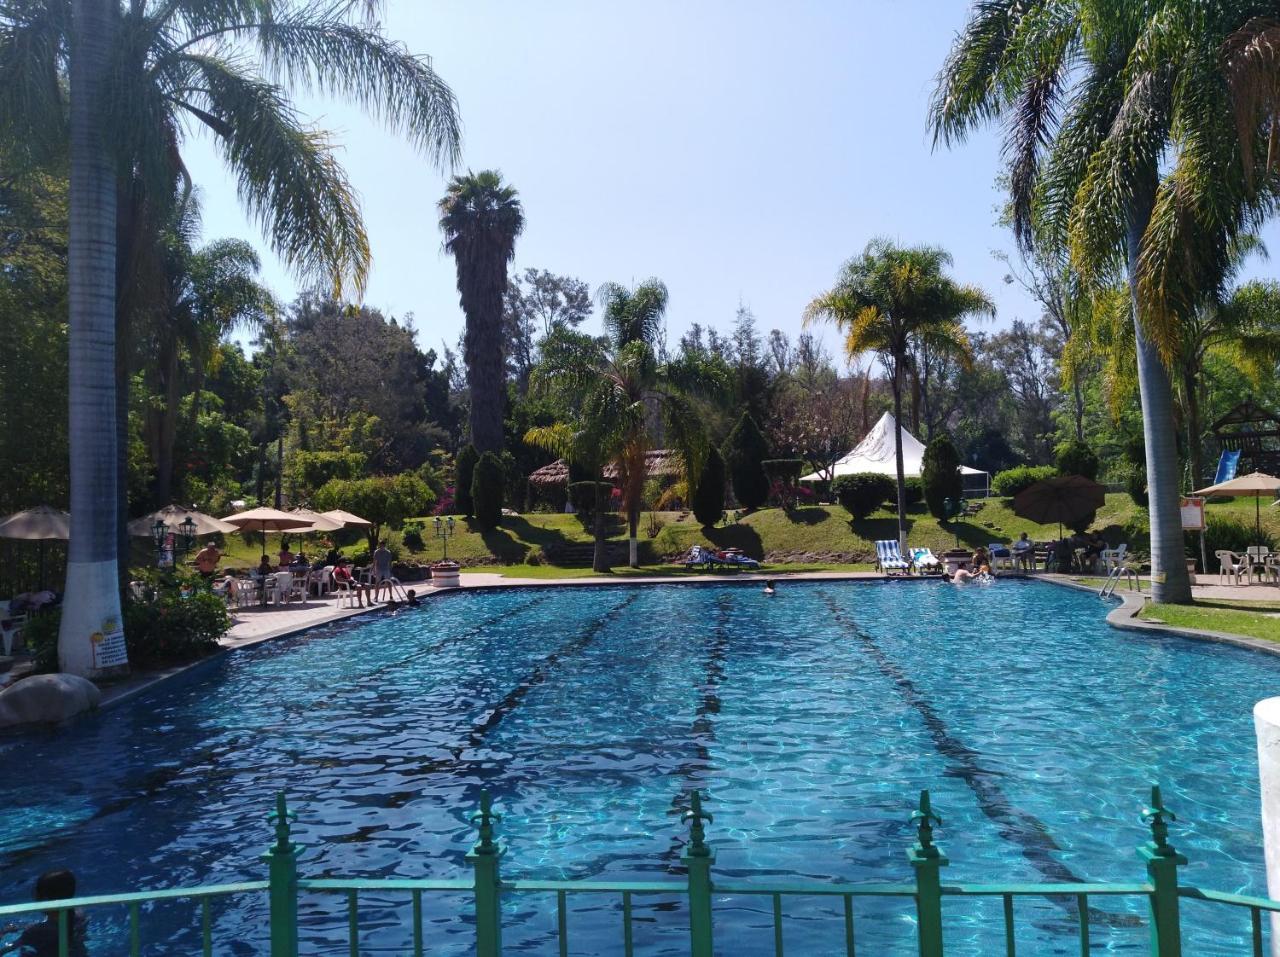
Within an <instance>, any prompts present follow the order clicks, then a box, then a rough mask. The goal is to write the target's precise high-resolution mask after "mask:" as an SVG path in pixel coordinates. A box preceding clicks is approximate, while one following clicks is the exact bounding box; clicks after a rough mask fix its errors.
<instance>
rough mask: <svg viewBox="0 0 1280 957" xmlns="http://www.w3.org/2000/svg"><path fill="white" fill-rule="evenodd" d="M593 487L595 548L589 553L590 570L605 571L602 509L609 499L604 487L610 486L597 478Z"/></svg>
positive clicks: (607, 552) (605, 540)
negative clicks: (594, 491)
mask: <svg viewBox="0 0 1280 957" xmlns="http://www.w3.org/2000/svg"><path fill="white" fill-rule="evenodd" d="M595 487H596V493H595V503H596V508H595V513H594V514H593V515H592V516H591V519H592V522H593V527H594V535H595V548H594V549H593V550H592V553H591V570H592V571H593V572H607V571H608V570H609V542H608V539H607V537H606V535H605V527H604V510H605V509H606V508H608V507H609V499H608V497H607V496H608V494H609V493H608V492H607V491H606V490H605V489H606V487H607V488H610V489H611V488H612V486H610V485H608V483H606V482H605V481H603V480H602V479H597V480H596V482H595Z"/></svg>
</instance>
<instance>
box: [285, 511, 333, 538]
mask: <svg viewBox="0 0 1280 957" xmlns="http://www.w3.org/2000/svg"><path fill="white" fill-rule="evenodd" d="M289 514H290V515H297V516H298V518H305V519H306V520H307V521H308V522H310V523H311V527H310V528H300V529H298V531H299V532H301V533H302V534H304V535H305V534H306V533H307V532H336V531H337V530H338V529H340V528H342V523H341V522H338V521H335V520H334V519H332V518H329V517H328V516H326V515H321V514H320V513H319V512H313V511H311V509H309V508H291V509H289Z"/></svg>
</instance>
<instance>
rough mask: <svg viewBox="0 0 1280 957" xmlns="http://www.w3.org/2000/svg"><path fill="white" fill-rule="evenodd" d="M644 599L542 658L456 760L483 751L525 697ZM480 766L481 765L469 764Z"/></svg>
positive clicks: (628, 600) (613, 611)
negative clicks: (486, 741)
mask: <svg viewBox="0 0 1280 957" xmlns="http://www.w3.org/2000/svg"><path fill="white" fill-rule="evenodd" d="M639 597H640V595H639V593H638V592H637V593H635V594H631V595H628V596H627V597H625V598H624V599H623V600H622V601H620V602H618V604H616V605H614V606H613V607H612V608H610V609H609V610H608V611H606V612H605V613H604V614H603V615H601V616H600V617H599V618H597V619H595V620H594V621H592V622H590V623H589V624H587V625H586V626H585V627H584V628H583V629H582V631H581V632H580V633H579V634H578V635H577V636H576V637H574V638H571V639H569V640H568V641H567V642H565V643H564V644H562V645H561V646H560V647H559V648H557V649H556V650H555V651H553V652H551V654H549V655H546V656H545V657H543V658H541V659H540V660H539V661H538V663H537V664H535V665H534V666H533V670H532V671H530V672H529V673H528V674H527V675H526V676H525V677H524V678H523V679H522V680H521V681H520V683H519V684H518V685H516V686H515V687H514V688H512V689H511V690H510V691H508V692H507V693H506V694H505V695H504V696H503V697H502V698H501V699H500V700H499V701H498V702H497V703H496V704H495V705H493V707H491V708H490V709H489V710H488V712H487V713H486V715H485V717H484V718H483V719H482V720H480V721H477V722H476V723H475V724H473V725H472V727H471V730H470V731H469V732H468V734H467V744H466V745H464V746H461V747H459V748H457V749H456V750H455V751H454V757H455V759H457V760H461V756H462V751H463V750H464V748H479V747H482V746H483V745H484V739H485V735H487V734H488V733H489V732H490V731H493V730H494V729H495V728H497V727H498V726H499V725H500V724H502V722H503V721H504V720H505V719H506V718H507V717H508V716H509V715H510V714H511V713H512V712H514V711H515V710H516V709H517V708H518V707H519V706H520V703H521V702H522V701H524V699H525V697H526V696H527V695H528V694H529V692H530V691H532V690H533V689H534V688H536V687H538V686H539V685H541V684H543V683H545V682H546V680H547V678H548V677H549V676H550V675H551V673H552V672H553V671H554V670H555V667H556V665H558V664H559V663H560V661H561V660H562V659H564V658H567V657H570V656H572V655H576V654H577V653H579V652H580V651H582V650H583V649H584V648H586V647H587V645H589V644H591V642H593V641H595V639H596V637H597V636H598V635H599V634H600V632H602V631H604V629H605V628H606V627H607V626H608V625H609V624H610V623H611V622H612V621H614V620H616V619H617V617H618V616H619V615H621V614H622V613H623V612H624V611H626V610H627V608H629V607H630V606H631V605H632V603H633V602H635V601H636V599H638V598H639ZM469 763H475V764H479V763H480V762H469Z"/></svg>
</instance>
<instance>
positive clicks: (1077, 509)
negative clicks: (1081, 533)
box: [1013, 475, 1107, 538]
mask: <svg viewBox="0 0 1280 957" xmlns="http://www.w3.org/2000/svg"><path fill="white" fill-rule="evenodd" d="M1106 501H1107V490H1106V488H1105V487H1104V486H1102V485H1099V484H1098V483H1097V482H1095V481H1093V480H1092V479H1087V478H1085V477H1084V476H1083V475H1058V476H1055V477H1053V478H1048V479H1044V480H1042V481H1040V482H1036V483H1035V484H1034V485H1029V486H1027V487H1026V488H1024V489H1023V490H1022V491H1021V492H1019V493H1018V494H1017V495H1015V496H1014V498H1013V513H1014V514H1015V515H1017V516H1018V517H1020V518H1025V519H1026V520H1027V521H1029V522H1036V523H1038V524H1040V525H1047V524H1048V523H1049V522H1057V523H1058V537H1059V538H1061V537H1062V523H1063V522H1066V523H1067V524H1068V525H1071V524H1074V523H1076V522H1080V521H1083V520H1084V519H1086V518H1088V517H1089V516H1090V515H1092V514H1093V513H1094V512H1096V511H1097V510H1098V509H1100V508H1102V506H1103V505H1104V504H1105V503H1106Z"/></svg>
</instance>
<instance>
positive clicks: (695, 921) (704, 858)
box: [680, 791, 716, 957]
mask: <svg viewBox="0 0 1280 957" xmlns="http://www.w3.org/2000/svg"><path fill="white" fill-rule="evenodd" d="M682 820H685V821H688V822H689V846H688V848H687V849H686V850H685V852H684V855H683V856H682V857H681V858H680V860H681V862H682V863H683V864H684V865H685V867H687V868H688V869H689V941H690V950H689V953H690V955H691V957H711V952H712V947H713V943H712V936H711V865H712V864H714V863H715V862H716V852H715V851H713V850H712V849H711V848H709V847H708V846H707V832H706V830H705V829H704V828H703V826H702V822H703V821H708V822H710V821H711V820H712V817H711V815H710V814H708V813H707V812H706V811H704V810H702V795H701V794H700V793H698V792H697V791H694V792H693V793H692V794H690V796H689V810H687V811H686V812H685V813H684V817H683V818H682Z"/></svg>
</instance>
